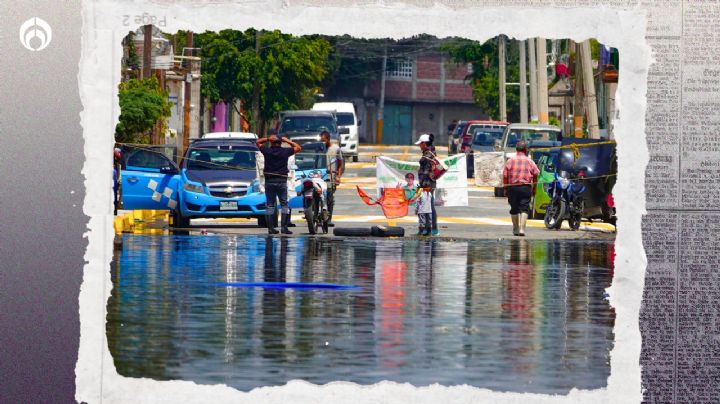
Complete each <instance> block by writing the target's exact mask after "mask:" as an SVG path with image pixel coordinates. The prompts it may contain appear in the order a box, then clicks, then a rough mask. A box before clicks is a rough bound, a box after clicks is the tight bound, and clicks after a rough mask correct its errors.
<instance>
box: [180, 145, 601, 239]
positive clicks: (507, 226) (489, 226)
mask: <svg viewBox="0 0 720 404" xmlns="http://www.w3.org/2000/svg"><path fill="white" fill-rule="evenodd" d="M445 149H446V148H442V147H438V153H439V154H440V155H443V154H445V153H446V150H445ZM378 155H387V156H392V157H394V158H398V159H401V160H407V161H415V160H417V159H418V156H419V149H418V148H417V147H413V146H389V147H388V146H365V147H363V148H362V149H361V154H360V161H359V162H357V163H351V162H348V163H347V167H346V173H345V175H344V176H343V181H342V184H341V186H340V188H339V189H338V191H337V193H336V204H335V210H334V217H333V221H334V222H335V226H336V227H370V226H374V225H388V224H390V225H397V226H402V227H404V228H405V234H406V237H412V236H414V235H415V233H417V216H415V215H414V214H413V212H412V211H411V213H410V215H409V216H407V217H405V218H401V219H397V220H395V221H392V222H391V221H388V220H387V219H386V218H385V217H384V216H383V214H382V211H381V209H380V207H378V206H368V205H366V204H365V203H364V202H363V201H362V200H361V199H360V198H359V197H358V194H357V191H356V188H355V187H356V186H360V187H361V188H362V189H363V190H365V192H366V193H367V194H368V195H370V196H374V195H375V166H374V163H373V161H374V158H375V156H378ZM468 181H469V183H470V184H474V182H473V181H472V180H471V179H469V180H468ZM468 198H469V199H468V201H469V206H466V207H438V208H437V211H438V218H439V220H438V225H439V228H440V235H439V236H440V237H443V238H460V239H499V238H514V237H515V236H513V235H512V223H511V221H510V215H509V206H508V204H507V200H506V199H504V198H496V197H494V196H493V192H492V189H490V188H482V187H477V186H475V185H471V186H470V187H469V189H468ZM293 222H294V223H296V225H297V227H294V228H292V229H291V230H292V231H293V233H294V235H306V234H308V231H307V227H306V225H305V222H304V219H303V217H302V213H301V212H299V211H296V212H293ZM191 226H192V228H191V232H208V233H240V234H251V233H264V232H265V229H261V228H258V227H257V226H256V221H255V220H243V219H232V220H213V219H195V220H193V221H192V223H191ZM566 226H567V224H566V223H565V224H564V228H563V229H560V230H547V229H546V228H545V227H544V225H543V223H542V221H534V220H529V221H528V225H527V230H526V236H525V238H526V239H543V240H548V239H598V238H599V239H611V238H614V237H615V228H614V227H613V226H611V225H608V224H605V223H598V222H595V223H583V225H582V226H581V228H580V230H578V231H571V230H570V229H568V228H566ZM332 233H333V229H332V228H331V229H330V234H329V235H328V236H332Z"/></svg>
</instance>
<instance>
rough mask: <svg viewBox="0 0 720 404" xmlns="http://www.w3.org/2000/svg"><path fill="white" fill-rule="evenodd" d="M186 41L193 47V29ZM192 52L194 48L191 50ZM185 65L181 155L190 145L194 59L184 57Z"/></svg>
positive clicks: (188, 45)
mask: <svg viewBox="0 0 720 404" xmlns="http://www.w3.org/2000/svg"><path fill="white" fill-rule="evenodd" d="M186 42H187V44H186V45H185V47H186V48H192V47H193V33H192V31H188V32H187V34H186ZM190 52H191V53H192V50H190ZM183 56H185V52H183ZM189 56H192V55H189ZM183 65H184V67H185V68H184V69H183V71H184V73H185V91H184V94H183V95H184V96H183V143H182V144H183V146H182V150H180V155H181V156H184V155H185V150H187V148H188V146H189V145H190V103H191V101H192V98H191V97H190V96H191V93H192V61H191V59H183Z"/></svg>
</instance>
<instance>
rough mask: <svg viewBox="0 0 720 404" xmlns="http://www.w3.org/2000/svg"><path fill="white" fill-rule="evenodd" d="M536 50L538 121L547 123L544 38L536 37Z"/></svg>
mask: <svg viewBox="0 0 720 404" xmlns="http://www.w3.org/2000/svg"><path fill="white" fill-rule="evenodd" d="M535 51H536V52H537V88H538V90H537V98H538V123H543V124H547V123H548V84H547V53H546V45H545V38H538V39H537V45H536V49H535Z"/></svg>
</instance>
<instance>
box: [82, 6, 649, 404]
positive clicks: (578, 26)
mask: <svg viewBox="0 0 720 404" xmlns="http://www.w3.org/2000/svg"><path fill="white" fill-rule="evenodd" d="M82 15H83V28H82V57H81V61H80V64H79V65H80V72H79V75H78V81H79V85H80V96H81V100H82V104H83V108H84V110H83V111H82V112H81V123H82V126H83V136H84V140H85V164H84V166H83V170H82V173H83V174H84V175H85V187H86V193H85V201H84V205H83V210H84V213H85V214H86V215H88V216H89V217H90V220H89V223H88V229H89V231H88V232H87V233H86V236H87V237H88V247H87V251H86V254H85V259H86V261H87V264H86V265H85V268H84V274H83V283H82V286H81V289H80V296H79V303H80V324H81V327H80V328H81V329H80V331H81V337H80V349H79V354H78V362H77V365H76V399H77V400H78V401H86V402H89V403H96V402H101V401H102V402H136V401H141V402H208V401H210V402H217V401H233V402H239V403H255V402H258V401H262V402H278V403H280V402H293V403H296V402H327V403H334V402H338V401H343V402H380V401H382V402H397V403H405V402H418V403H420V402H428V403H435V402H478V401H487V402H496V403H515V402H518V403H520V402H522V403H526V402H584V403H592V402H618V401H632V402H639V401H641V400H642V392H641V388H640V364H639V362H640V360H639V359H640V347H641V339H640V329H639V318H638V317H639V310H640V304H641V300H642V292H643V285H644V274H645V266H646V259H645V255H644V250H643V246H642V237H641V219H642V215H643V214H644V213H645V192H644V191H645V189H644V174H645V168H646V165H647V162H648V150H647V145H646V142H645V132H644V131H645V106H646V101H645V94H646V90H647V76H648V68H649V65H650V63H651V57H650V48H649V46H648V45H647V43H646V40H645V30H646V25H647V22H646V20H647V16H646V13H645V11H643V10H641V9H639V8H635V9H632V10H622V9H611V8H607V7H583V8H569V9H568V8H518V7H492V8H490V7H487V8H472V7H468V8H455V9H451V8H447V7H444V6H439V5H435V6H433V7H422V8H421V7H417V6H414V5H410V4H397V3H393V4H392V5H380V4H379V5H366V6H348V7H342V8H340V7H322V8H320V7H296V6H292V5H288V4H284V3H282V2H280V1H248V2H245V3H238V4H228V3H212V4H210V3H206V4H192V3H191V2H188V4H183V3H168V4H165V3H163V4H157V3H143V2H140V1H127V2H119V1H118V2H114V1H110V0H105V1H90V0H84V1H83V5H82ZM138 15H139V16H143V15H147V16H155V17H156V18H157V19H162V21H166V23H167V25H166V26H160V28H161V29H162V30H163V31H164V32H176V31H178V30H181V29H190V30H192V31H194V32H204V31H207V30H211V31H218V30H221V29H226V28H234V29H239V30H244V29H247V28H250V27H253V28H259V29H279V30H281V31H283V32H285V33H291V34H294V35H304V34H317V33H321V34H328V35H341V34H349V35H352V36H354V37H394V38H403V37H409V36H412V35H415V34H420V33H425V34H431V35H435V36H438V37H447V36H458V37H464V38H469V39H474V40H478V41H481V42H482V41H485V40H487V39H490V38H492V37H495V36H496V35H498V34H505V35H508V36H509V37H510V38H518V39H521V38H529V37H537V36H542V37H545V38H571V39H573V40H576V41H582V40H584V39H587V38H595V39H597V40H599V41H600V42H601V43H603V44H607V45H609V46H613V47H616V48H618V50H619V52H620V55H622V57H623V59H622V63H623V65H622V69H621V71H622V74H621V75H620V81H619V85H618V90H617V95H616V106H617V110H620V111H622V113H621V114H620V119H618V120H616V121H615V122H614V125H615V137H616V140H617V145H618V146H617V153H618V164H619V166H618V167H619V168H618V172H619V175H618V179H617V184H616V188H615V199H616V203H617V213H618V232H617V237H616V253H617V255H616V267H615V268H616V269H615V274H614V279H613V285H612V287H611V288H610V289H609V290H608V292H609V295H610V303H611V305H612V306H613V307H614V308H615V311H616V320H615V328H614V336H615V341H614V347H613V349H612V351H611V375H610V377H609V379H608V386H607V387H606V388H603V389H598V390H592V391H588V390H578V389H573V390H572V391H571V392H570V393H569V394H567V395H541V394H522V393H502V392H496V391H491V390H488V389H480V388H475V387H471V386H467V385H462V386H452V387H446V386H440V385H431V386H425V387H414V386H412V385H410V384H407V383H405V384H399V383H394V382H380V383H377V384H374V385H369V386H362V385H358V384H354V383H347V382H333V383H329V384H327V385H322V386H318V385H314V384H311V383H307V382H304V381H297V380H295V381H291V382H289V383H288V384H287V385H285V386H281V387H263V388H257V389H254V390H251V391H249V392H242V391H239V390H236V389H234V388H231V387H228V386H225V385H215V386H209V385H198V384H196V383H193V382H190V381H154V380H151V379H135V378H127V377H123V376H120V375H119V374H118V373H117V371H116V370H115V367H114V365H113V359H112V356H111V354H110V352H109V349H108V345H107V338H106V336H105V319H106V310H107V299H108V297H109V295H110V291H111V288H112V284H111V281H110V276H109V275H110V271H109V264H110V261H111V260H112V248H111V246H112V239H113V235H114V232H113V225H112V223H113V215H112V203H111V201H112V183H111V182H112V181H111V172H112V158H111V151H112V148H113V144H114V139H113V134H114V129H115V124H116V123H117V119H118V116H119V106H118V101H117V84H118V83H119V82H120V60H121V57H122V45H121V40H122V38H123V37H124V36H125V35H126V34H127V33H128V32H129V31H131V30H135V29H137V28H139V26H140V25H142V24H136V23H134V18H133V17H134V16H138ZM125 16H130V17H131V18H129V19H128V18H127V17H125ZM128 20H129V21H130V25H129V26H128V25H124V23H125V22H127V21H128ZM458 21H477V22H479V23H477V24H458Z"/></svg>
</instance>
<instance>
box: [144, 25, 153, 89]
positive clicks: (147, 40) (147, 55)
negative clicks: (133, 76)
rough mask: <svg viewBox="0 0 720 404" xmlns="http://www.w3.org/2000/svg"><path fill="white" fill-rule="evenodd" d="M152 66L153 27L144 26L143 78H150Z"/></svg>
mask: <svg viewBox="0 0 720 404" xmlns="http://www.w3.org/2000/svg"><path fill="white" fill-rule="evenodd" d="M151 65H152V25H144V26H143V68H142V78H143V79H146V78H148V77H150V69H151Z"/></svg>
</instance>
